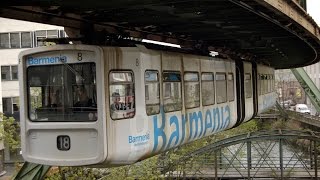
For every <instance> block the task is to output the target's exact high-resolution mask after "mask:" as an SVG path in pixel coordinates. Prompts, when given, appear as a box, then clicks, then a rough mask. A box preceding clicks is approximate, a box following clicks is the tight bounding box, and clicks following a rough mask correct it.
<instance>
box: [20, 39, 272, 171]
mask: <svg viewBox="0 0 320 180" xmlns="http://www.w3.org/2000/svg"><path fill="white" fill-rule="evenodd" d="M19 62H20V65H19V76H20V87H21V88H20V92H21V99H20V100H21V101H20V102H21V118H22V120H21V139H22V154H23V157H24V159H25V160H26V161H29V162H34V163H38V164H47V165H59V166H80V165H99V166H105V167H107V166H113V165H125V164H131V163H134V162H137V161H139V160H142V159H145V158H147V157H150V156H152V155H155V154H158V153H160V152H163V151H166V150H168V149H170V148H174V147H177V146H180V145H182V144H185V143H188V142H191V141H194V140H196V139H200V138H202V137H205V136H209V135H212V134H215V133H217V132H219V131H223V130H226V129H230V128H232V127H235V126H236V125H239V124H241V123H242V122H245V121H248V120H250V119H252V118H253V116H255V115H256V114H257V113H261V112H263V111H265V110H267V109H268V108H270V107H272V106H273V105H274V103H275V93H274V91H273V90H274V89H273V88H270V89H269V90H266V91H263V93H262V92H260V91H259V92H257V88H259V87H260V86H261V83H262V82H259V81H261V80H257V78H256V77H257V76H259V77H260V75H261V76H262V75H266V77H269V76H270V78H272V77H273V69H272V68H270V67H267V66H262V65H258V66H256V65H255V67H257V68H256V69H257V71H256V70H253V68H252V67H253V65H252V63H249V62H244V63H243V64H242V65H241V66H242V69H243V72H244V73H239V72H237V71H236V69H237V68H236V66H237V65H236V63H235V62H234V61H231V60H225V59H218V58H213V57H204V56H196V55H190V54H182V53H176V52H165V51H157V50H150V49H146V48H145V47H144V46H137V47H98V46H87V45H57V46H51V47H41V48H37V49H31V50H27V51H24V52H22V53H21V54H20V57H19ZM253 73H255V74H256V75H254V74H253ZM241 76H242V79H243V80H242V81H241ZM245 76H246V77H245ZM244 80H246V81H245V82H244ZM236 81H239V82H238V85H240V86H241V88H240V87H237V83H236ZM257 81H258V83H257ZM265 81H267V80H265ZM263 83H264V82H263ZM241 84H242V85H241ZM266 84H267V86H266V87H268V84H270V87H271V86H272V81H271V80H270V82H269V81H268V82H266ZM263 87H264V86H263ZM263 87H262V88H263ZM250 88H251V89H250ZM81 89H85V91H86V94H87V95H88V98H87V99H90V105H85V106H84V107H80V106H78V105H77V104H79V103H78V102H76V101H77V100H79V101H80V102H81V95H79V94H81V93H79V94H77V93H78V91H81ZM240 89H242V90H240ZM237 91H239V92H237ZM240 91H241V92H240ZM259 93H260V94H259ZM258 94H259V96H258ZM238 96H243V97H242V99H241V98H239V97H238ZM53 97H55V98H53ZM57 99H59V100H57ZM244 99H245V100H244ZM116 101H118V103H116ZM257 101H258V102H257ZM240 102H241V103H240ZM239 104H244V105H241V106H240V105H239ZM241 108H243V109H241ZM239 110H240V111H241V112H243V113H241V112H240V111H239ZM239 116H241V118H240V117H239Z"/></svg>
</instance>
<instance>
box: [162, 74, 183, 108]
mask: <svg viewBox="0 0 320 180" xmlns="http://www.w3.org/2000/svg"><path fill="white" fill-rule="evenodd" d="M163 92H164V100H163V101H164V111H165V112H172V111H180V110H181V109H182V100H181V75H180V72H170V71H166V72H163Z"/></svg>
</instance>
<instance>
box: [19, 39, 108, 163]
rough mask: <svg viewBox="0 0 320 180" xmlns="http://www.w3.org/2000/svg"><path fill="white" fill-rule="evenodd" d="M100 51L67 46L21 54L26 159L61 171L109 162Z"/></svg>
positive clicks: (37, 49) (23, 134) (21, 91)
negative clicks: (106, 160)
mask: <svg viewBox="0 0 320 180" xmlns="http://www.w3.org/2000/svg"><path fill="white" fill-rule="evenodd" d="M101 59H102V51H101V49H100V48H99V47H94V46H85V45H63V46H59V45H57V46H50V47H41V48H35V49H30V50H27V51H24V52H22V53H21V54H20V55H19V80H20V95H21V96H20V104H21V111H20V117H21V141H22V145H21V146H22V155H23V157H24V159H25V160H26V161H28V162H33V163H37V164H45V165H58V166H80V165H90V164H99V163H101V162H103V161H104V160H105V159H106V156H107V143H106V141H107V140H106V121H105V120H104V117H103V114H105V113H104V111H105V110H104V109H105V108H104V107H105V104H104V101H103V99H105V98H104V95H103V94H104V92H103V91H104V88H103V87H102V82H103V81H104V79H103V76H102V75H101V73H102V67H103V64H102V63H103V61H101Z"/></svg>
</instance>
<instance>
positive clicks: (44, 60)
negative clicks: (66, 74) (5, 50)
mask: <svg viewBox="0 0 320 180" xmlns="http://www.w3.org/2000/svg"><path fill="white" fill-rule="evenodd" d="M27 61H28V65H40V64H56V63H59V62H63V63H65V62H67V56H52V57H32V56H29V57H28V58H27Z"/></svg>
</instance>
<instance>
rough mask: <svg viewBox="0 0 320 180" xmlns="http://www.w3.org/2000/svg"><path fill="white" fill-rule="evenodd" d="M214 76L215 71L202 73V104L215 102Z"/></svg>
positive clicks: (206, 104)
mask: <svg viewBox="0 0 320 180" xmlns="http://www.w3.org/2000/svg"><path fill="white" fill-rule="evenodd" d="M213 80H214V78H213V73H202V75H201V82H202V87H201V95H202V105H203V106H208V105H212V104H214V95H215V94H214V81H213Z"/></svg>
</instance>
